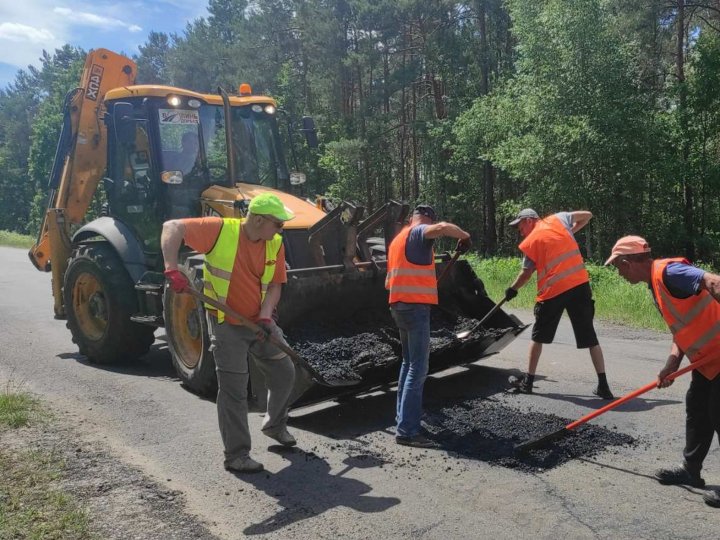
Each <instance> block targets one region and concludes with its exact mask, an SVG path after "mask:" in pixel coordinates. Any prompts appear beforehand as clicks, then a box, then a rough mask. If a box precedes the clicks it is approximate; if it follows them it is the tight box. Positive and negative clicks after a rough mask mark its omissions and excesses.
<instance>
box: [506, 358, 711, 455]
mask: <svg viewBox="0 0 720 540" xmlns="http://www.w3.org/2000/svg"><path fill="white" fill-rule="evenodd" d="M710 360H711V358H706V359H705V360H701V361H700V362H695V363H694V364H690V365H687V366H685V367H684V368H682V369H679V370H678V371H675V372H674V373H671V374H670V375H668V376H667V377H666V378H665V380H674V379H677V378H678V377H680V375H684V374H685V373H687V372H688V371H692V370H693V369H696V368H699V367H700V366H702V365H705V364H707V363H708V362H709V361H710ZM653 388H657V381H653V382H651V383H648V384H646V385H645V386H643V387H641V388H638V389H637V390H633V391H632V392H630V393H629V394H625V395H624V396H623V397H621V398H618V399H616V400H615V401H613V402H612V403H608V404H607V405H605V406H604V407H601V408H599V409H597V410H596V411H593V412H591V413H590V414H586V415H585V416H583V417H582V418H579V419H578V420H575V421H574V422H571V423H569V424H568V425H567V426H565V427H564V428H560V429H559V430H557V431H553V432H552V433H548V434H547V435H544V436H542V437H540V438H539V439H534V440H531V441H526V442H524V443H522V444H519V445H518V446H516V447H515V450H517V451H518V452H525V451H527V450H531V449H533V448H538V447H540V446H543V445H544V444H546V443H549V442H552V441H555V440H557V439H559V438H561V437H564V436H565V435H569V434H570V433H571V430H573V429H575V428H576V427H578V426H581V425H582V424H584V423H586V422H588V421H590V420H592V419H593V418H595V417H597V416H600V415H601V414H603V413H605V412H607V411H609V410H610V409H614V408H615V407H617V406H619V405H622V404H623V403H625V402H626V401H630V400H631V399H633V398H636V397H638V396H639V395H640V394H644V393H645V392H649V391H650V390H652V389H653Z"/></svg>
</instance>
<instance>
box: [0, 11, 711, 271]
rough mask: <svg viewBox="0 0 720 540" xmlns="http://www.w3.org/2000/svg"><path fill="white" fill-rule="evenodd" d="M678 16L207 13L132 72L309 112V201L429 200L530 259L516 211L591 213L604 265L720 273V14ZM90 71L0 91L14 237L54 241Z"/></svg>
mask: <svg viewBox="0 0 720 540" xmlns="http://www.w3.org/2000/svg"><path fill="white" fill-rule="evenodd" d="M678 6H679V4H677V3H674V2H671V3H667V4H663V3H660V2H640V1H637V0H632V1H624V0H543V1H541V2H538V1H535V0H505V1H503V0H477V1H473V2H456V1H451V0H435V1H433V2H427V1H426V0H422V1H421V0H402V1H399V2H398V1H391V0H372V1H368V0H342V1H339V2H328V1H327V0H257V1H253V2H249V1H248V0H211V1H210V2H208V12H207V16H206V17H204V18H198V19H196V20H193V21H190V22H189V23H188V25H187V27H186V28H185V29H184V31H183V32H180V33H178V34H173V35H166V34H164V33H161V32H151V33H150V34H149V36H148V38H147V41H146V43H144V44H143V45H141V46H140V48H139V54H138V55H137V57H136V58H135V59H136V61H137V63H138V69H139V78H138V82H141V83H164V84H172V85H176V86H180V87H186V88H189V89H191V90H197V91H201V92H213V93H214V92H216V91H217V87H218V86H223V87H224V88H226V89H228V90H229V91H231V92H233V91H235V89H236V88H237V87H238V84H239V83H241V82H249V83H251V84H252V86H253V89H254V91H255V93H266V94H268V95H271V96H273V97H275V98H276V99H277V100H278V102H279V104H280V105H281V107H282V109H283V110H284V111H286V112H287V113H288V115H281V116H282V118H283V122H288V121H289V120H288V119H293V120H294V121H296V122H297V120H298V119H299V118H301V117H302V116H304V115H312V116H313V117H314V118H315V120H316V123H317V125H318V129H319V134H320V137H321V149H320V151H319V152H318V151H315V150H310V149H308V148H307V147H306V146H305V145H303V144H300V142H301V141H300V140H299V139H300V136H299V135H298V133H297V132H295V135H294V138H295V139H298V140H295V141H293V142H294V143H295V149H296V152H295V154H296V155H297V161H298V168H300V169H301V170H304V171H305V172H307V173H308V182H307V184H306V186H305V189H306V190H307V192H306V195H309V196H312V195H314V194H316V193H320V194H325V195H329V196H332V197H337V198H347V199H351V200H354V201H357V202H358V203H360V204H362V205H364V206H365V207H366V208H367V209H368V210H369V211H372V210H374V209H375V208H377V207H378V206H380V205H381V204H383V203H384V202H385V201H386V200H388V199H395V200H403V201H407V202H409V203H414V202H416V201H420V200H422V201H426V202H430V201H431V202H432V203H433V204H434V205H436V206H437V208H438V210H439V212H440V214H441V215H442V216H443V217H444V218H445V219H448V220H451V221H453V222H456V223H458V224H459V225H460V226H462V227H463V228H465V229H467V230H468V231H470V232H471V234H472V236H473V239H474V242H475V246H476V249H477V250H478V251H479V252H480V253H483V254H489V255H503V254H504V255H509V254H514V253H515V248H516V243H517V242H516V234H515V231H513V230H511V229H509V228H508V227H507V222H508V218H509V217H510V216H511V215H512V214H513V213H514V212H515V211H516V210H517V209H518V208H521V207H524V206H532V207H534V208H536V209H537V210H538V211H540V212H541V213H552V212H556V211H559V210H573V209H588V210H591V211H592V212H593V213H594V216H595V217H594V219H593V221H592V222H591V224H590V225H589V227H588V228H587V231H586V233H585V237H584V240H583V242H584V245H583V247H584V248H585V250H586V252H587V255H588V258H589V259H590V260H594V261H597V262H599V261H600V260H602V258H603V256H604V255H606V254H607V251H608V250H609V248H610V246H611V245H612V244H613V243H614V241H615V240H616V239H617V237H619V236H622V235H624V234H628V233H640V234H643V235H644V236H645V237H647V238H648V240H649V241H650V243H651V244H652V245H653V248H654V250H655V251H656V252H657V253H659V254H668V255H676V254H686V253H689V254H695V253H696V254H697V256H698V257H699V258H701V259H702V260H707V261H710V262H717V261H718V260H720V254H719V253H718V249H717V246H718V240H719V239H720V238H719V236H720V205H718V204H717V201H716V199H717V197H716V196H715V194H716V193H717V192H718V189H719V188H720V98H719V97H718V96H720V94H719V93H718V92H717V88H718V85H719V84H720V60H719V59H720V37H719V36H718V31H717V25H716V24H714V23H713V22H712V21H714V20H716V18H717V14H716V13H715V12H714V11H713V9H714V8H713V7H712V6H705V5H700V4H698V5H693V6H692V9H690V7H689V6H688V8H686V10H685V13H684V24H685V26H683V28H681V29H680V30H683V32H681V33H680V34H678V25H679V12H678V9H679V8H678ZM678 35H681V36H684V38H683V39H684V41H683V43H682V45H683V47H681V50H680V56H679V57H678V49H677V43H676V41H677V39H678ZM688 36H689V38H690V39H689V40H686V39H685V38H687V37H688ZM82 56H83V53H82V51H80V50H77V49H73V48H71V47H63V48H62V49H58V50H57V51H55V52H54V53H53V54H49V53H45V55H44V56H43V59H42V63H41V66H40V67H39V68H32V69H29V70H28V71H27V72H20V73H19V74H18V76H17V78H16V81H15V82H14V83H13V84H12V85H10V87H9V88H8V89H7V90H5V91H0V195H1V196H0V229H6V230H13V231H17V232H32V233H34V232H35V230H36V229H37V227H38V226H39V224H40V221H41V219H42V215H43V211H44V195H45V189H44V187H45V183H46V182H47V175H48V172H49V168H50V165H51V163H52V159H53V156H54V150H55V144H56V140H57V135H58V132H59V127H60V120H61V104H62V99H63V96H64V94H65V92H66V91H67V89H69V88H71V87H73V86H75V85H76V84H77V79H78V74H79V69H80V64H81V62H82ZM683 61H685V63H684V71H683V72H682V73H680V72H679V71H678V69H679V68H678V66H679V65H682V64H683ZM286 127H287V124H285V125H284V126H283V129H282V133H283V137H285V138H286V139H289V137H291V136H292V135H288V134H287V129H285V128H286ZM296 127H297V126H296ZM286 142H288V143H289V142H290V141H289V140H288V141H286ZM288 161H289V163H290V164H291V167H292V168H294V167H295V164H294V163H293V160H292V158H291V157H290V156H289V159H288ZM98 204H100V201H96V203H95V204H94V205H93V207H94V208H97V207H98Z"/></svg>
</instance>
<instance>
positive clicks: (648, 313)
mask: <svg viewBox="0 0 720 540" xmlns="http://www.w3.org/2000/svg"><path fill="white" fill-rule="evenodd" d="M467 258H468V261H469V262H470V264H471V265H472V266H473V268H474V270H475V272H476V273H477V275H478V276H479V277H480V279H481V280H482V281H483V283H484V284H485V289H486V290H487V293H488V296H490V298H491V299H492V300H493V301H495V302H499V301H500V300H502V299H503V298H504V296H505V289H507V288H508V287H509V286H510V284H512V282H513V281H515V278H516V277H517V275H518V273H519V272H520V266H521V265H520V262H521V259H520V258H519V257H516V258H498V257H493V258H488V259H484V258H480V257H477V256H475V255H470V256H468V257H467ZM586 266H587V269H588V273H589V274H590V285H591V286H592V290H593V297H594V298H595V313H596V317H597V318H598V319H602V320H605V321H609V322H613V323H619V324H624V325H628V326H634V327H637V328H649V329H653V330H662V331H667V326H666V325H665V322H664V321H663V319H662V317H661V316H660V314H659V312H658V310H657V308H656V307H655V304H654V303H653V300H652V294H651V293H650V291H649V290H648V288H647V286H646V285H643V284H638V285H631V284H630V283H628V282H627V281H625V280H624V279H623V278H621V277H620V276H619V275H618V273H617V272H616V271H615V270H614V269H613V268H612V267H606V266H599V265H594V264H588V265H586ZM536 292H537V291H536V281H535V275H534V274H533V277H532V279H531V280H530V281H529V282H528V283H527V285H525V286H524V287H523V288H522V289H520V290H519V291H518V295H517V297H516V298H514V299H513V300H512V301H511V302H509V303H507V304H506V307H507V308H508V309H513V308H521V309H527V310H531V309H532V308H533V306H534V305H535V295H536ZM600 340H601V341H602V336H601V337H600Z"/></svg>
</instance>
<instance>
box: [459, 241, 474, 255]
mask: <svg viewBox="0 0 720 540" xmlns="http://www.w3.org/2000/svg"><path fill="white" fill-rule="evenodd" d="M470 246H472V240H470V238H463V239H462V240H458V242H457V246H455V251H456V252H458V253H467V252H468V251H469V250H470Z"/></svg>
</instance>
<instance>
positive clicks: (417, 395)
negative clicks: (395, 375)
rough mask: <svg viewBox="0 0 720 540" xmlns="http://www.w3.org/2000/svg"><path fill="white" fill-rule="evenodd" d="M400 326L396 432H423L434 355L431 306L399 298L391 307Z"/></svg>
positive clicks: (404, 433)
mask: <svg viewBox="0 0 720 540" xmlns="http://www.w3.org/2000/svg"><path fill="white" fill-rule="evenodd" d="M390 312H391V313H392V316H393V319H395V324H397V326H398V328H399V329H400V342H401V343H402V353H403V361H402V366H401V367H400V378H399V379H398V390H397V412H396V416H395V420H396V422H397V430H396V432H395V433H396V435H399V436H401V437H414V436H415V435H418V434H419V433H420V418H421V417H422V396H423V385H424V384H425V378H426V377H427V373H428V364H429V358H430V306H429V305H428V304H405V303H402V302H397V303H395V304H393V305H392V307H391V308H390Z"/></svg>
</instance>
